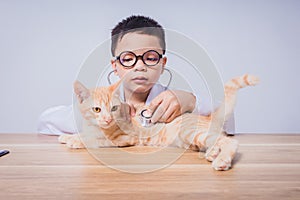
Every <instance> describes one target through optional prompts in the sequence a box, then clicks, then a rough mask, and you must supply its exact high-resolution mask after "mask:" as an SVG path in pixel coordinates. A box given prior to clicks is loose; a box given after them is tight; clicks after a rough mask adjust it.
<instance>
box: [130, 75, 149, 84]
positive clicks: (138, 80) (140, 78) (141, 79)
mask: <svg viewBox="0 0 300 200" xmlns="http://www.w3.org/2000/svg"><path fill="white" fill-rule="evenodd" d="M132 81H133V82H134V83H136V84H143V83H145V82H147V81H148V79H147V78H146V77H144V76H137V77H134V78H133V79H132Z"/></svg>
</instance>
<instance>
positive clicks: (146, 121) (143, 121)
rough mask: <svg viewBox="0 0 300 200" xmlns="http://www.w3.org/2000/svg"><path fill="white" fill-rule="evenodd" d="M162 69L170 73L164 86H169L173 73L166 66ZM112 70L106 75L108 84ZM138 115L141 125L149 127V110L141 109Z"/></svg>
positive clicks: (150, 115) (150, 116)
mask: <svg viewBox="0 0 300 200" xmlns="http://www.w3.org/2000/svg"><path fill="white" fill-rule="evenodd" d="M164 70H165V71H167V72H168V73H169V75H170V79H169V81H168V83H167V85H166V86H165V87H166V88H169V86H170V84H171V81H172V79H173V74H172V72H171V70H169V69H167V68H164ZM114 72H115V71H111V72H109V73H108V75H107V81H108V83H109V85H111V84H112V82H111V80H110V76H111V75H112V74H113V73H114ZM140 116H141V117H140V121H141V125H142V126H143V127H149V126H151V125H152V123H151V118H152V114H149V112H147V109H144V110H142V111H141V113H140Z"/></svg>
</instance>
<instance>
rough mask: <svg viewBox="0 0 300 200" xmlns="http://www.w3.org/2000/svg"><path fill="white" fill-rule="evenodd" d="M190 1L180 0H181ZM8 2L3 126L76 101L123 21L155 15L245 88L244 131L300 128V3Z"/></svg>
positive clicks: (27, 123) (2, 20) (239, 120)
mask: <svg viewBox="0 0 300 200" xmlns="http://www.w3.org/2000/svg"><path fill="white" fill-rule="evenodd" d="M181 2H182V1H181ZM185 2H186V3H177V2H172V3H164V2H163V1H159V0H158V1H156V0H152V1H148V2H147V3H145V2H143V1H113V0H112V1H90V0H87V1H83V0H82V1H73V0H72V1H71V0H70V1H52V0H49V1H47V0H44V1H38V0H37V1H30V0H27V1H22V0H19V1H15V0H1V1H0V25H1V26H0V27H1V28H0V56H1V67H0V75H1V79H0V89H1V100H0V132H21V133H26V132H36V125H37V119H38V117H39V115H40V113H41V112H42V111H43V110H45V109H46V108H48V107H51V106H54V105H64V104H65V105H68V104H71V102H72V83H73V81H74V79H75V78H76V74H77V73H78V70H79V67H80V65H81V63H82V62H83V61H84V60H85V58H86V57H87V56H88V55H89V53H90V52H91V51H92V50H93V49H94V48H95V47H96V46H97V45H98V44H100V43H101V42H103V41H105V40H106V39H108V38H109V36H110V31H111V29H112V28H113V27H114V26H115V24H116V23H117V22H119V21H120V20H121V19H123V18H125V17H128V16H130V15H132V14H141V15H145V16H150V17H152V18H154V19H156V20H157V21H158V22H160V23H161V24H162V25H163V26H164V27H165V28H167V29H173V30H176V31H179V32H181V33H183V34H185V35H187V36H188V37H190V38H192V39H193V40H194V41H196V42H197V43H199V44H201V45H202V46H203V47H204V48H205V49H206V50H207V52H208V54H209V55H210V57H211V58H212V59H213V61H214V62H215V64H216V65H217V67H218V69H219V71H220V74H221V76H222V78H223V79H224V80H228V79H229V78H231V77H233V76H237V75H241V74H244V73H251V74H256V75H258V76H260V78H261V84H260V85H259V86H257V87H255V88H251V89H248V88H247V89H244V90H243V91H241V92H240V94H239V98H238V104H237V107H236V109H235V114H236V128H237V132H239V133H248V132H249V133H300V123H299V119H300V117H299V114H298V112H299V111H300V109H299V108H300V106H299V102H300V93H299V89H298V86H299V85H300V79H299V74H298V73H299V72H300V70H299V68H300V59H299V55H300V39H299V38H300V37H299V35H300V21H299V19H300V12H299V10H300V1H297V0H294V1H292V0H281V1H279V0H269V1H268V0H264V1H260V0H248V1H246V0H244V1H233V0H220V1H199V0H198V1H185Z"/></svg>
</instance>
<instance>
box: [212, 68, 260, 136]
mask: <svg viewBox="0 0 300 200" xmlns="http://www.w3.org/2000/svg"><path fill="white" fill-rule="evenodd" d="M258 83H259V78H258V77H256V76H253V75H248V74H245V75H243V76H239V77H236V78H233V79H231V80H230V81H228V82H227V83H226V84H225V85H224V95H225V99H224V100H223V102H222V103H221V105H220V106H219V108H218V109H217V110H216V111H215V112H213V113H212V114H211V117H212V124H211V125H212V126H211V128H216V130H220V129H222V128H223V124H224V122H225V121H226V120H228V118H229V117H230V115H231V114H232V113H233V110H234V107H235V103H236V98H237V91H238V90H239V89H241V88H244V87H246V86H254V85H256V84H258ZM217 132H218V131H217Z"/></svg>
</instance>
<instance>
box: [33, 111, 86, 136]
mask: <svg viewBox="0 0 300 200" xmlns="http://www.w3.org/2000/svg"><path fill="white" fill-rule="evenodd" d="M79 129H80V128H79ZM37 130H38V132H39V133H43V134H50V135H61V134H62V133H70V134H74V133H77V126H76V123H75V119H74V111H73V105H69V106H55V107H52V108H49V109H47V110H45V111H44V112H43V113H42V114H41V115H40V117H39V119H38V128H37Z"/></svg>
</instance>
